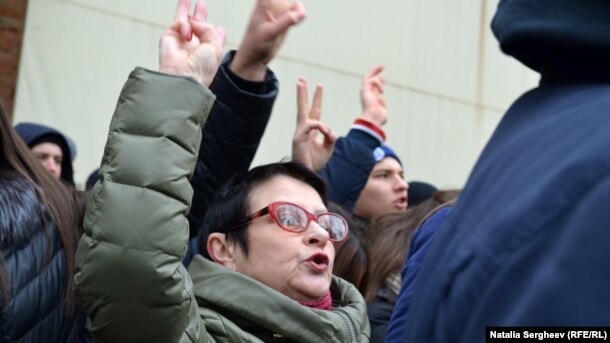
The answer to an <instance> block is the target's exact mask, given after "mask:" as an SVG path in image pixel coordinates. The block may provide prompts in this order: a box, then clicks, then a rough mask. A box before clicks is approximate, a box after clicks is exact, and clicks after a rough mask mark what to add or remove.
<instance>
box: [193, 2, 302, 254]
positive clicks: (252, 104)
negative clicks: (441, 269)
mask: <svg viewBox="0 0 610 343" xmlns="http://www.w3.org/2000/svg"><path fill="white" fill-rule="evenodd" d="M304 18H305V9H304V8H303V5H302V4H301V3H300V2H299V1H297V2H294V3H291V2H290V1H288V0H259V1H257V2H256V5H255V7H254V10H253V11H252V15H251V16H250V21H249V23H248V28H247V30H246V32H245V34H244V37H243V40H242V42H241V44H240V46H239V49H238V50H237V51H236V52H231V53H229V54H228V55H227V56H226V57H225V59H224V61H223V63H222V65H221V66H220V70H219V72H218V74H217V75H216V78H215V79H214V81H213V82H212V84H211V85H210V89H211V90H212V92H213V93H214V94H215V95H216V103H215V104H214V106H213V107H212V111H211V112H210V117H209V119H208V121H207V123H206V125H205V127H204V128H203V140H202V142H201V146H202V147H205V149H201V150H200V153H199V157H198V161H197V167H196V168H195V173H194V175H193V178H192V180H191V184H192V186H193V188H194V190H195V193H194V196H193V206H192V208H191V212H190V213H189V217H188V218H189V223H190V226H191V237H194V236H196V235H197V232H198V230H199V227H200V225H201V221H202V220H203V217H204V216H205V213H206V211H207V209H208V207H209V204H210V203H211V202H212V200H213V199H214V195H215V194H216V191H217V190H218V189H219V188H220V186H222V185H223V184H224V183H225V182H226V181H227V180H228V179H229V178H231V176H233V175H235V174H237V173H242V172H245V171H247V170H248V169H249V168H250V163H251V162H252V159H253V158H254V155H255V153H256V150H257V149H258V146H259V143H260V141H261V138H262V136H263V133H264V132H265V128H266V127H267V123H268V122H269V118H270V117H271V110H272V109H273V104H274V103H275V98H276V97H277V94H278V81H277V79H276V77H275V75H274V74H273V72H272V71H271V70H270V69H269V68H268V67H267V64H268V63H269V62H270V61H271V60H273V58H274V57H275V55H276V54H277V52H278V50H279V49H280V47H281V45H282V42H283V41H284V39H285V37H286V35H287V33H288V31H289V30H290V28H291V27H293V26H294V25H296V24H298V23H300V22H301V21H303V19H304ZM193 246H194V245H193Z"/></svg>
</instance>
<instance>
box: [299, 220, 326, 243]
mask: <svg viewBox="0 0 610 343" xmlns="http://www.w3.org/2000/svg"><path fill="white" fill-rule="evenodd" d="M304 232H305V244H307V245H316V246H320V247H324V246H326V243H328V241H329V240H330V237H329V235H328V231H326V230H324V229H323V228H322V227H321V226H320V224H318V223H317V222H316V221H314V220H312V221H311V222H310V223H309V227H308V228H307V230H305V231H304Z"/></svg>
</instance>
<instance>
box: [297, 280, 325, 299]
mask: <svg viewBox="0 0 610 343" xmlns="http://www.w3.org/2000/svg"><path fill="white" fill-rule="evenodd" d="M329 290H330V278H329V279H328V280H326V281H324V282H322V281H321V280H316V281H315V282H308V284H306V285H303V288H302V289H301V292H300V293H301V294H303V296H304V297H307V298H308V300H319V299H321V298H323V297H324V296H325V295H326V293H328V291H329Z"/></svg>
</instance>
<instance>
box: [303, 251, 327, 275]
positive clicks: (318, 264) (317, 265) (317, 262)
mask: <svg viewBox="0 0 610 343" xmlns="http://www.w3.org/2000/svg"><path fill="white" fill-rule="evenodd" d="M307 262H309V265H310V266H311V268H312V269H314V270H316V271H324V270H326V268H328V263H329V260H328V256H326V255H325V254H315V255H313V256H312V257H310V258H309V259H308V260H307Z"/></svg>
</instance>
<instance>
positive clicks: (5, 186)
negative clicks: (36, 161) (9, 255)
mask: <svg viewBox="0 0 610 343" xmlns="http://www.w3.org/2000/svg"><path fill="white" fill-rule="evenodd" d="M43 213H44V206H43V205H42V203H41V202H40V201H39V200H38V196H37V194H36V190H35V188H34V186H33V185H32V184H31V183H30V181H29V180H27V179H26V178H25V177H23V176H21V175H20V174H18V173H16V172H7V171H2V172H0V248H2V249H6V248H15V247H20V246H23V245H24V244H25V243H27V242H28V241H29V240H30V238H31V237H32V236H33V235H34V234H36V233H37V232H39V231H41V230H42V229H43Z"/></svg>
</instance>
